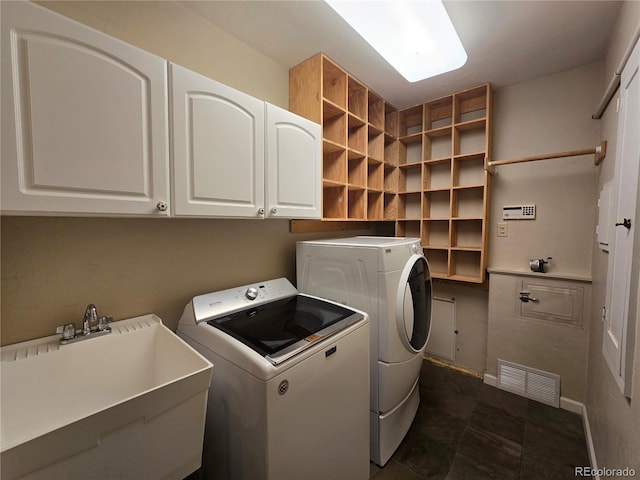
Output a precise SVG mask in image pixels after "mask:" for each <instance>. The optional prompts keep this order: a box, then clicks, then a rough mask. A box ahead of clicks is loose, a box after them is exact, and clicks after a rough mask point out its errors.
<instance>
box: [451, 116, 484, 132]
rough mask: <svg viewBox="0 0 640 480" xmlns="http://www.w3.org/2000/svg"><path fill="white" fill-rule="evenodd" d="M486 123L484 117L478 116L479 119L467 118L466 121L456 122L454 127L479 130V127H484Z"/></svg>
mask: <svg viewBox="0 0 640 480" xmlns="http://www.w3.org/2000/svg"><path fill="white" fill-rule="evenodd" d="M486 125H487V119H486V118H480V119H476V120H469V121H467V122H460V123H456V124H455V125H454V128H456V129H458V130H460V131H467V130H480V129H481V128H485V127H486Z"/></svg>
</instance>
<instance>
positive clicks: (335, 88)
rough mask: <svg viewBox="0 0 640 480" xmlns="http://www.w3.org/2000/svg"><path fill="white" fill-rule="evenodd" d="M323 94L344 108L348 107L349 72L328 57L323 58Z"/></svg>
mask: <svg viewBox="0 0 640 480" xmlns="http://www.w3.org/2000/svg"><path fill="white" fill-rule="evenodd" d="M322 96H323V97H324V98H326V99H327V100H329V101H330V102H331V103H333V104H335V105H337V106H338V107H340V108H342V109H343V110H346V109H347V72H345V71H344V70H342V69H341V68H340V67H338V66H337V65H336V64H335V63H333V62H332V61H331V60H329V59H328V58H327V57H323V59H322Z"/></svg>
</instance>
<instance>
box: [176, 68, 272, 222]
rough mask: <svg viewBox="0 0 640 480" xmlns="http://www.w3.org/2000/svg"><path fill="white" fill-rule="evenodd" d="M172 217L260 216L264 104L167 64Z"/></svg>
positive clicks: (262, 198)
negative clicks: (168, 76)
mask: <svg viewBox="0 0 640 480" xmlns="http://www.w3.org/2000/svg"><path fill="white" fill-rule="evenodd" d="M171 83H172V88H171V90H172V101H171V103H172V107H173V109H172V127H173V184H172V190H173V192H172V193H173V213H174V214H175V215H195V216H221V217H252V218H262V217H263V216H264V102H263V101H261V100H258V99H256V98H253V97H251V96H249V95H246V94H245V93H242V92H239V91H237V90H234V89H233V88H230V87H228V86H226V85H223V84H221V83H219V82H216V81H215V80H212V79H210V78H207V77H204V76H202V75H200V74H197V73H195V72H192V71H190V70H187V69H186V68H183V67H180V66H178V65H173V64H172V65H171Z"/></svg>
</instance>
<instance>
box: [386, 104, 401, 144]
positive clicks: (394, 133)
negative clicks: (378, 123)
mask: <svg viewBox="0 0 640 480" xmlns="http://www.w3.org/2000/svg"><path fill="white" fill-rule="evenodd" d="M384 109H385V114H384V133H385V135H387V136H389V137H391V138H396V137H398V111H397V110H396V109H395V108H393V107H392V106H391V105H389V104H388V103H385V105H384Z"/></svg>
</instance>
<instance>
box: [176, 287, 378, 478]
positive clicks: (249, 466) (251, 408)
mask: <svg viewBox="0 0 640 480" xmlns="http://www.w3.org/2000/svg"><path fill="white" fill-rule="evenodd" d="M369 326H370V324H369V318H368V316H367V314H366V313H363V312H358V311H356V310H354V309H352V308H347V307H344V306H343V305H339V304H336V303H333V302H328V301H326V300H324V299H319V298H315V297H313V296H310V295H303V294H298V291H297V290H296V289H295V288H294V287H293V285H291V283H289V281H288V280H286V279H284V278H280V279H275V280H269V281H266V282H260V283H257V284H253V285H245V286H243V287H238V288H233V289H229V290H224V291H220V292H214V293H210V294H207V295H201V296H197V297H194V298H193V300H192V301H191V302H190V303H189V304H188V305H187V306H186V307H185V310H184V313H183V314H182V317H181V318H180V322H179V324H178V331H177V333H178V335H179V336H180V337H181V338H183V339H184V340H185V341H186V342H187V343H189V344H190V345H192V346H193V347H194V348H195V349H196V350H197V351H199V352H200V353H201V354H203V355H204V356H205V357H206V358H207V359H209V360H210V361H211V362H212V363H213V364H214V372H215V373H214V375H213V378H212V381H211V387H210V389H209V401H208V405H207V420H206V426H205V438H204V451H203V459H202V465H203V472H204V476H205V478H207V479H209V478H215V479H232V480H242V479H247V480H249V479H250V480H255V479H263V480H271V479H273V480H275V479H278V480H280V479H284V480H288V479H291V480H299V479H301V478H304V479H317V480H326V479H330V478H331V479H345V480H351V479H362V480H364V479H367V478H369V412H368V408H367V405H368V400H369V378H370V377H369V361H368V358H369V338H370V332H369Z"/></svg>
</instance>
